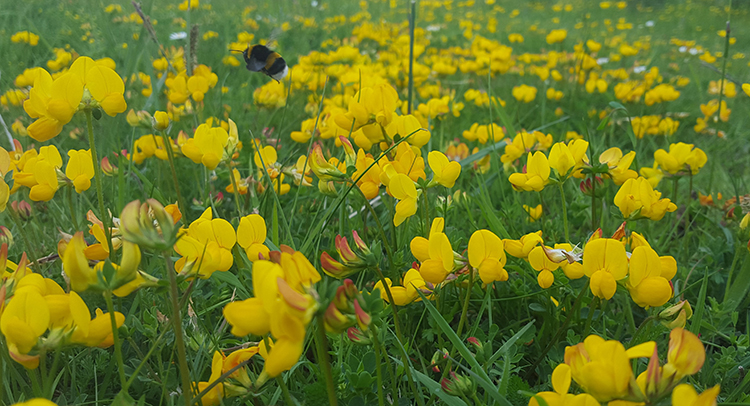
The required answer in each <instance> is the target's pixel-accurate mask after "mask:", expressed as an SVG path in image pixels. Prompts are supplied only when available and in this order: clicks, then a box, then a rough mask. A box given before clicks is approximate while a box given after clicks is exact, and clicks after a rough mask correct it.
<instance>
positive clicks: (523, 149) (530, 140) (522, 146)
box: [464, 131, 553, 164]
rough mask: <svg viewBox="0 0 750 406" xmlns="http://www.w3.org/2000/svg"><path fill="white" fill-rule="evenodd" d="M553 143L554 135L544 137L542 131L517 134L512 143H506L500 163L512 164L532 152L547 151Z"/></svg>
mask: <svg viewBox="0 0 750 406" xmlns="http://www.w3.org/2000/svg"><path fill="white" fill-rule="evenodd" d="M465 136H466V135H465V134H464V137H465ZM552 143H553V140H552V134H547V135H544V134H543V133H542V132H540V131H534V132H533V133H528V132H526V131H521V132H520V133H518V134H516V136H515V137H514V138H513V141H512V142H507V143H506V145H505V151H504V153H503V155H502V156H501V157H500V161H501V162H502V163H504V164H510V163H511V162H513V161H515V160H517V159H519V158H521V157H522V156H523V155H524V154H526V153H528V152H531V151H532V150H547V149H548V148H549V147H551V146H552Z"/></svg>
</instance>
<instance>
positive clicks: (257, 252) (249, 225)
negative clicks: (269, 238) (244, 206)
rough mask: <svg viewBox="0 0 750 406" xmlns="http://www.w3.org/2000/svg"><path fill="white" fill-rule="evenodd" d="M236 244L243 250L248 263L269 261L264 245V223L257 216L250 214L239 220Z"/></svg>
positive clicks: (267, 251) (266, 248) (267, 250)
mask: <svg viewBox="0 0 750 406" xmlns="http://www.w3.org/2000/svg"><path fill="white" fill-rule="evenodd" d="M237 243H238V244H239V245H240V247H242V248H243V249H244V250H245V253H246V254H247V258H248V259H249V260H250V261H257V260H259V259H266V260H267V259H269V258H270V257H269V254H268V253H269V251H270V250H269V249H268V247H266V246H265V245H264V244H265V243H266V221H265V220H264V219H263V217H261V216H260V215H258V214H251V215H249V216H245V217H243V218H241V219H240V225H239V227H237ZM261 257H262V258H261Z"/></svg>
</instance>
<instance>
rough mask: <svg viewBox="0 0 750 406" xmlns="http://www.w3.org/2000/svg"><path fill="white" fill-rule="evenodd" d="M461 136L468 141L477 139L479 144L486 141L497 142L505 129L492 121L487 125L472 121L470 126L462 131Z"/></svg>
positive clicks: (501, 137)
mask: <svg viewBox="0 0 750 406" xmlns="http://www.w3.org/2000/svg"><path fill="white" fill-rule="evenodd" d="M462 135H463V137H464V138H466V140H468V141H479V143H480V144H486V143H487V141H491V142H498V141H500V140H502V139H503V136H504V135H505V131H504V130H503V127H500V126H499V125H497V124H495V123H492V124H489V125H479V123H474V124H472V125H471V128H469V129H468V130H465V131H464V132H463V134H462Z"/></svg>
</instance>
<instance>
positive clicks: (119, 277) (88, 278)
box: [62, 231, 141, 292]
mask: <svg viewBox="0 0 750 406" xmlns="http://www.w3.org/2000/svg"><path fill="white" fill-rule="evenodd" d="M122 244H123V245H122V246H123V250H122V260H121V262H120V265H119V266H118V265H116V264H112V267H114V269H115V280H114V281H112V284H113V285H114V287H120V286H122V285H124V284H126V283H128V282H131V281H132V280H133V279H135V278H136V275H137V272H138V265H140V262H141V250H140V248H139V247H138V246H137V245H136V244H133V243H131V242H128V241H123V243H122ZM86 248H87V246H86V241H84V239H83V232H82V231H79V232H77V233H76V234H75V235H74V236H73V238H72V239H71V240H70V241H69V242H68V245H67V247H66V248H65V252H64V253H63V256H62V260H63V269H64V270H65V274H66V275H67V276H68V279H69V280H70V287H71V289H73V290H74V291H76V292H83V291H85V290H87V289H88V288H89V287H91V286H94V285H97V284H98V283H99V278H98V275H97V273H98V272H101V271H102V269H103V266H104V262H99V263H98V264H97V265H96V266H95V267H94V268H91V267H90V266H89V261H88V258H87V257H86Z"/></svg>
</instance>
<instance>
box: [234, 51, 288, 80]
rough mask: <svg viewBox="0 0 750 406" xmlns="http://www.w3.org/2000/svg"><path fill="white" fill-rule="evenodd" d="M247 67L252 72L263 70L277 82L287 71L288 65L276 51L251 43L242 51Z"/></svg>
mask: <svg viewBox="0 0 750 406" xmlns="http://www.w3.org/2000/svg"><path fill="white" fill-rule="evenodd" d="M242 56H243V57H244V58H245V63H246V64H247V69H248V70H249V71H252V72H263V73H265V74H266V75H268V76H269V77H270V78H271V79H274V80H275V81H277V82H279V81H281V79H284V77H286V75H287V73H289V67H288V66H287V65H286V61H285V60H284V58H282V57H281V55H279V53H278V52H274V51H271V50H270V49H268V47H266V46H265V45H251V46H249V47H247V49H246V50H244V51H242Z"/></svg>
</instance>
